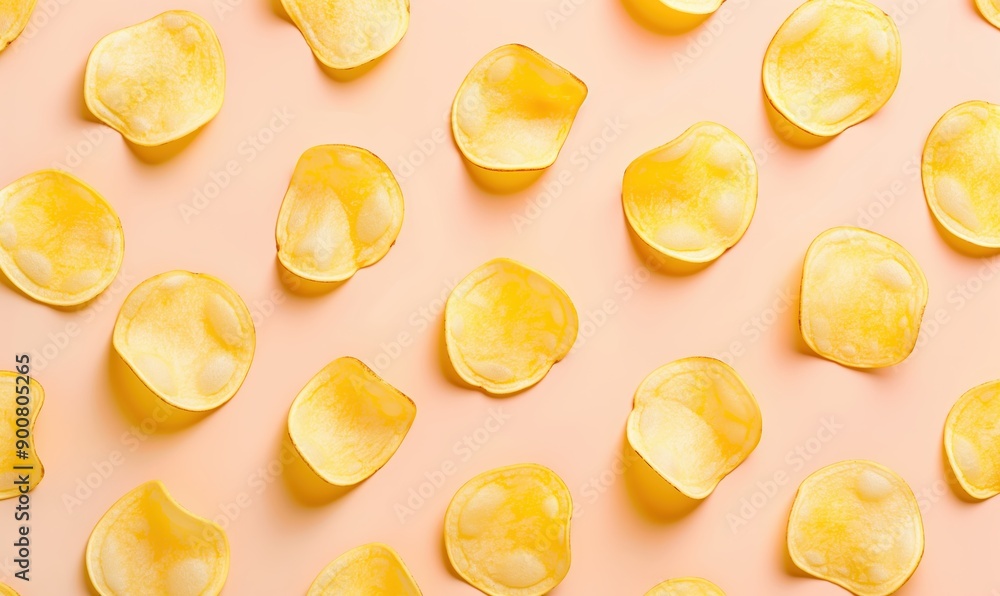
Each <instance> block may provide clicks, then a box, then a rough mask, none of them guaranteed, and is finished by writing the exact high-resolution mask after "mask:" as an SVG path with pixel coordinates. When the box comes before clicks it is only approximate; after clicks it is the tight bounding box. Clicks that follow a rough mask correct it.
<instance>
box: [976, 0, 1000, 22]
mask: <svg viewBox="0 0 1000 596" xmlns="http://www.w3.org/2000/svg"><path fill="white" fill-rule="evenodd" d="M976 8H978V9H979V13H980V14H982V15H983V18H985V19H986V20H987V21H988V22H989V23H990V24H991V25H993V26H994V27H997V28H1000V0H976Z"/></svg>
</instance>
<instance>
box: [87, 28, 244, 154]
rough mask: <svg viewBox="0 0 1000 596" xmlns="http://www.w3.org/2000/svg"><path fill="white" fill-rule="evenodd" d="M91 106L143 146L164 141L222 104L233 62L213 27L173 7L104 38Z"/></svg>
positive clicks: (93, 67) (93, 56) (90, 86)
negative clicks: (225, 54) (227, 61)
mask: <svg viewBox="0 0 1000 596" xmlns="http://www.w3.org/2000/svg"><path fill="white" fill-rule="evenodd" d="M83 86H84V99H85V100H86V102H87V108H88V109H89V110H90V111H91V112H92V113H93V114H94V116H97V117H98V118H99V119H100V120H101V121H102V122H104V123H105V124H107V125H108V126H110V127H111V128H113V129H115V130H117V131H118V132H120V133H121V134H122V136H124V137H125V138H126V139H128V140H129V141H131V142H133V143H135V144H136V145H144V146H148V147H152V146H156V145H162V144H164V143H169V142H170V141H174V140H177V139H179V138H181V137H184V136H186V135H188V134H190V133H192V132H194V131H195V130H197V129H199V128H201V127H202V126H203V125H204V124H205V123H207V122H208V121H209V120H211V119H212V118H214V117H215V115H216V114H218V113H219V110H220V109H221V108H222V97H223V94H224V93H225V90H226V64H225V60H224V58H223V56H222V46H220V45H219V39H218V38H217V37H216V36H215V31H213V30H212V26H211V25H209V24H208V22H207V21H206V20H205V19H203V18H201V17H200V16H198V15H196V14H194V13H193V12H188V11H186V10H171V11H167V12H165V13H163V14H160V15H157V16H155V17H153V18H151V19H149V20H148V21H143V22H142V23H139V24H137V25H132V26H131V27H126V28H124V29H121V30H118V31H115V32H114V33H111V34H109V35H106V36H104V37H103V38H102V39H101V40H100V41H98V42H97V45H95V46H94V49H93V50H91V52H90V58H88V59H87V70H86V73H85V75H84V83H83Z"/></svg>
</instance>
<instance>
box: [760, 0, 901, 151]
mask: <svg viewBox="0 0 1000 596" xmlns="http://www.w3.org/2000/svg"><path fill="white" fill-rule="evenodd" d="M900 54H901V49H900V41H899V31H898V30H897V29H896V24H895V23H894V22H893V20H892V19H891V18H889V16H888V15H886V14H885V13H884V12H882V11H881V10H880V9H879V8H878V7H877V6H875V5H873V4H871V3H869V2H867V1H866V0H807V2H805V3H804V4H802V5H801V6H799V8H797V9H796V10H795V12H793V13H792V15H791V16H790V17H788V19H787V20H786V21H785V22H784V24H782V25H781V27H780V28H779V29H778V32H777V33H776V34H775V35H774V39H773V40H772V41H771V45H769V46H768V48H767V53H766V54H765V56H764V74H763V77H764V91H765V93H766V94H767V99H768V101H769V102H770V103H771V105H772V106H773V107H774V109H775V110H777V111H778V112H779V113H780V114H781V115H782V116H784V117H785V118H786V119H787V120H788V121H789V122H791V123H792V124H794V125H795V126H797V127H799V128H801V129H802V130H804V131H806V132H808V133H810V134H813V135H816V136H819V137H832V136H836V135H838V134H840V133H841V132H843V131H844V130H846V129H847V128H850V127H851V126H854V125H855V124H857V123H859V122H861V121H863V120H866V119H868V118H870V117H871V116H872V115H873V114H874V113H875V112H877V111H878V110H879V109H881V108H882V106H884V105H885V104H886V102H888V101H889V98H890V97H892V94H893V92H894V91H895V90H896V84H897V83H898V82H899V73H900V68H901V58H900Z"/></svg>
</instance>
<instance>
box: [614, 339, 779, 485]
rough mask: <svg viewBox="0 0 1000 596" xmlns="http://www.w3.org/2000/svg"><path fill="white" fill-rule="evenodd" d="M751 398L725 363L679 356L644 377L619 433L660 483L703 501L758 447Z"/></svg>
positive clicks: (755, 410)
mask: <svg viewBox="0 0 1000 596" xmlns="http://www.w3.org/2000/svg"><path fill="white" fill-rule="evenodd" d="M760 433H761V415H760V407H759V406H758V405H757V400H756V399H754V396H753V394H752V393H750V389H748V388H747V386H746V385H745V384H744V383H743V379H741V378H740V376H739V375H738V374H737V373H736V371H735V370H733V369H732V367H730V366H729V365H728V364H726V363H724V362H722V361H720V360H716V359H715V358H702V357H694V358H682V359H681V360H675V361H674V362H671V363H670V364H666V365H664V366H661V367H660V368H658V369H656V370H655V371H653V372H652V373H650V374H649V376H647V377H646V378H645V379H643V381H642V383H641V384H640V385H639V388H638V389H636V391H635V399H634V401H633V405H632V412H631V413H630V414H629V416H628V425H627V432H626V435H627V437H628V442H629V444H630V445H631V446H632V448H633V449H635V452H636V453H638V454H639V456H640V457H642V459H643V460H645V461H646V463H648V464H649V466H650V467H651V468H653V469H654V470H655V471H656V473H657V474H659V475H660V476H662V477H663V479H664V480H666V481H667V482H669V483H670V484H672V485H673V486H674V487H675V488H676V489H677V490H679V491H680V492H681V493H683V494H685V495H687V496H688V497H691V498H692V499H704V498H705V497H707V496H708V495H710V494H711V493H712V491H713V490H715V487H716V485H718V484H719V482H720V481H721V480H722V479H723V478H725V477H726V475H727V474H729V473H730V472H732V471H733V470H735V469H736V467H737V466H739V465H740V464H741V463H743V460H745V459H746V458H747V457H748V456H749V455H750V453H752V452H753V450H754V449H755V448H756V447H757V443H758V442H760Z"/></svg>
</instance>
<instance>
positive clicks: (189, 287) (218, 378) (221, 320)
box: [112, 271, 256, 412]
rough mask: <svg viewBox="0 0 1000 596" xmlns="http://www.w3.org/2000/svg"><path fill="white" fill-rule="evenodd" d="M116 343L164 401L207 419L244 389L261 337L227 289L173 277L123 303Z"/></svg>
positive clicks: (149, 283)
mask: <svg viewBox="0 0 1000 596" xmlns="http://www.w3.org/2000/svg"><path fill="white" fill-rule="evenodd" d="M112 343H113V344H114V347H115V350H116V351H117V352H118V354H119V355H120V356H121V357H122V360H124V361H125V363H126V364H127V365H128V366H129V368H131V369H132V371H133V372H134V373H135V374H136V376H137V377H139V379H140V380H141V381H142V382H143V384H145V385H146V387H148V388H149V390H150V391H152V392H153V393H154V394H156V395H157V396H158V397H160V399H162V400H163V401H165V402H167V403H168V404H170V405H172V406H174V407H177V408H180V409H181V410H187V411H190V412H204V411H207V410H213V409H215V408H218V407H219V406H221V405H222V404H224V403H226V402H227V401H229V399H230V398H232V397H233V395H235V394H236V391H237V390H238V389H239V388H240V385H242V384H243V379H244V378H246V376H247V372H248V371H249V370H250V362H251V361H252V360H253V353H254V347H255V344H256V335H255V333H254V327H253V321H252V320H251V318H250V311H249V310H247V307H246V304H244V303H243V300H242V299H240V297H239V295H238V294H237V293H236V292H235V291H233V289H232V288H230V287H229V286H227V285H226V284H225V283H224V282H222V281H221V280H218V279H216V278H214V277H212V276H211V275H206V274H204V273H189V272H187V271H168V272H167V273H161V274H159V275H156V276H154V277H151V278H149V279H147V280H146V281H144V282H142V283H141V284H139V285H138V286H136V287H135V289H134V290H132V292H131V293H130V294H129V295H128V297H127V298H125V302H124V303H123V304H122V307H121V310H120V311H119V312H118V319H117V320H116V321H115V330H114V334H113V336H112Z"/></svg>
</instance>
